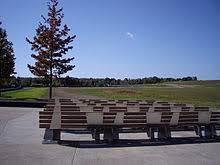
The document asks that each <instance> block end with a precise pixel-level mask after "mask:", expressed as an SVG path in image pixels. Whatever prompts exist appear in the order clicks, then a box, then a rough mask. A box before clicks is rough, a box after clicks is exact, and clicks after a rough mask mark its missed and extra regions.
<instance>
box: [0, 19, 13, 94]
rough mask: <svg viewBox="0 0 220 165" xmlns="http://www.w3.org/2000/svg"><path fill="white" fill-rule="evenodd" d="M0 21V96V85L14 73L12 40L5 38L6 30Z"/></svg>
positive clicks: (0, 88)
mask: <svg viewBox="0 0 220 165" xmlns="http://www.w3.org/2000/svg"><path fill="white" fill-rule="evenodd" d="M1 24H2V23H1V22H0V96H1V90H2V85H3V84H5V83H7V82H9V80H10V78H11V76H12V75H13V74H15V56H14V50H13V48H12V45H13V44H12V42H10V41H9V40H8V39H7V32H6V30H5V29H3V28H2V27H1Z"/></svg>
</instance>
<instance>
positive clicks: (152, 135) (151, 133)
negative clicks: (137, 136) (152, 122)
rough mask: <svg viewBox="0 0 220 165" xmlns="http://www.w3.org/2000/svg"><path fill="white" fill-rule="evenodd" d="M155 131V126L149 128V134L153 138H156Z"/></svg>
mask: <svg viewBox="0 0 220 165" xmlns="http://www.w3.org/2000/svg"><path fill="white" fill-rule="evenodd" d="M154 132H155V130H154V128H153V127H151V128H149V135H150V139H151V140H153V139H155V136H154Z"/></svg>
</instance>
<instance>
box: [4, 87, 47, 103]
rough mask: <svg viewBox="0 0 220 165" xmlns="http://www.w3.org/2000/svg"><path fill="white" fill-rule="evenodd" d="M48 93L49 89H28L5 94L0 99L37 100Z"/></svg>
mask: <svg viewBox="0 0 220 165" xmlns="http://www.w3.org/2000/svg"><path fill="white" fill-rule="evenodd" d="M46 92H47V88H26V89H19V90H14V91H8V92H3V93H2V97H0V99H12V100H36V99H39V98H41V97H42V96H43V95H45V94H46Z"/></svg>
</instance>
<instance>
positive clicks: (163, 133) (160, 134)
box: [158, 127, 166, 140]
mask: <svg viewBox="0 0 220 165" xmlns="http://www.w3.org/2000/svg"><path fill="white" fill-rule="evenodd" d="M158 139H160V140H164V139H166V130H165V127H159V128H158Z"/></svg>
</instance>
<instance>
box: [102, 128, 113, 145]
mask: <svg viewBox="0 0 220 165" xmlns="http://www.w3.org/2000/svg"><path fill="white" fill-rule="evenodd" d="M103 139H104V140H106V141H107V142H112V141H113V129H112V128H105V129H104V136H103Z"/></svg>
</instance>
